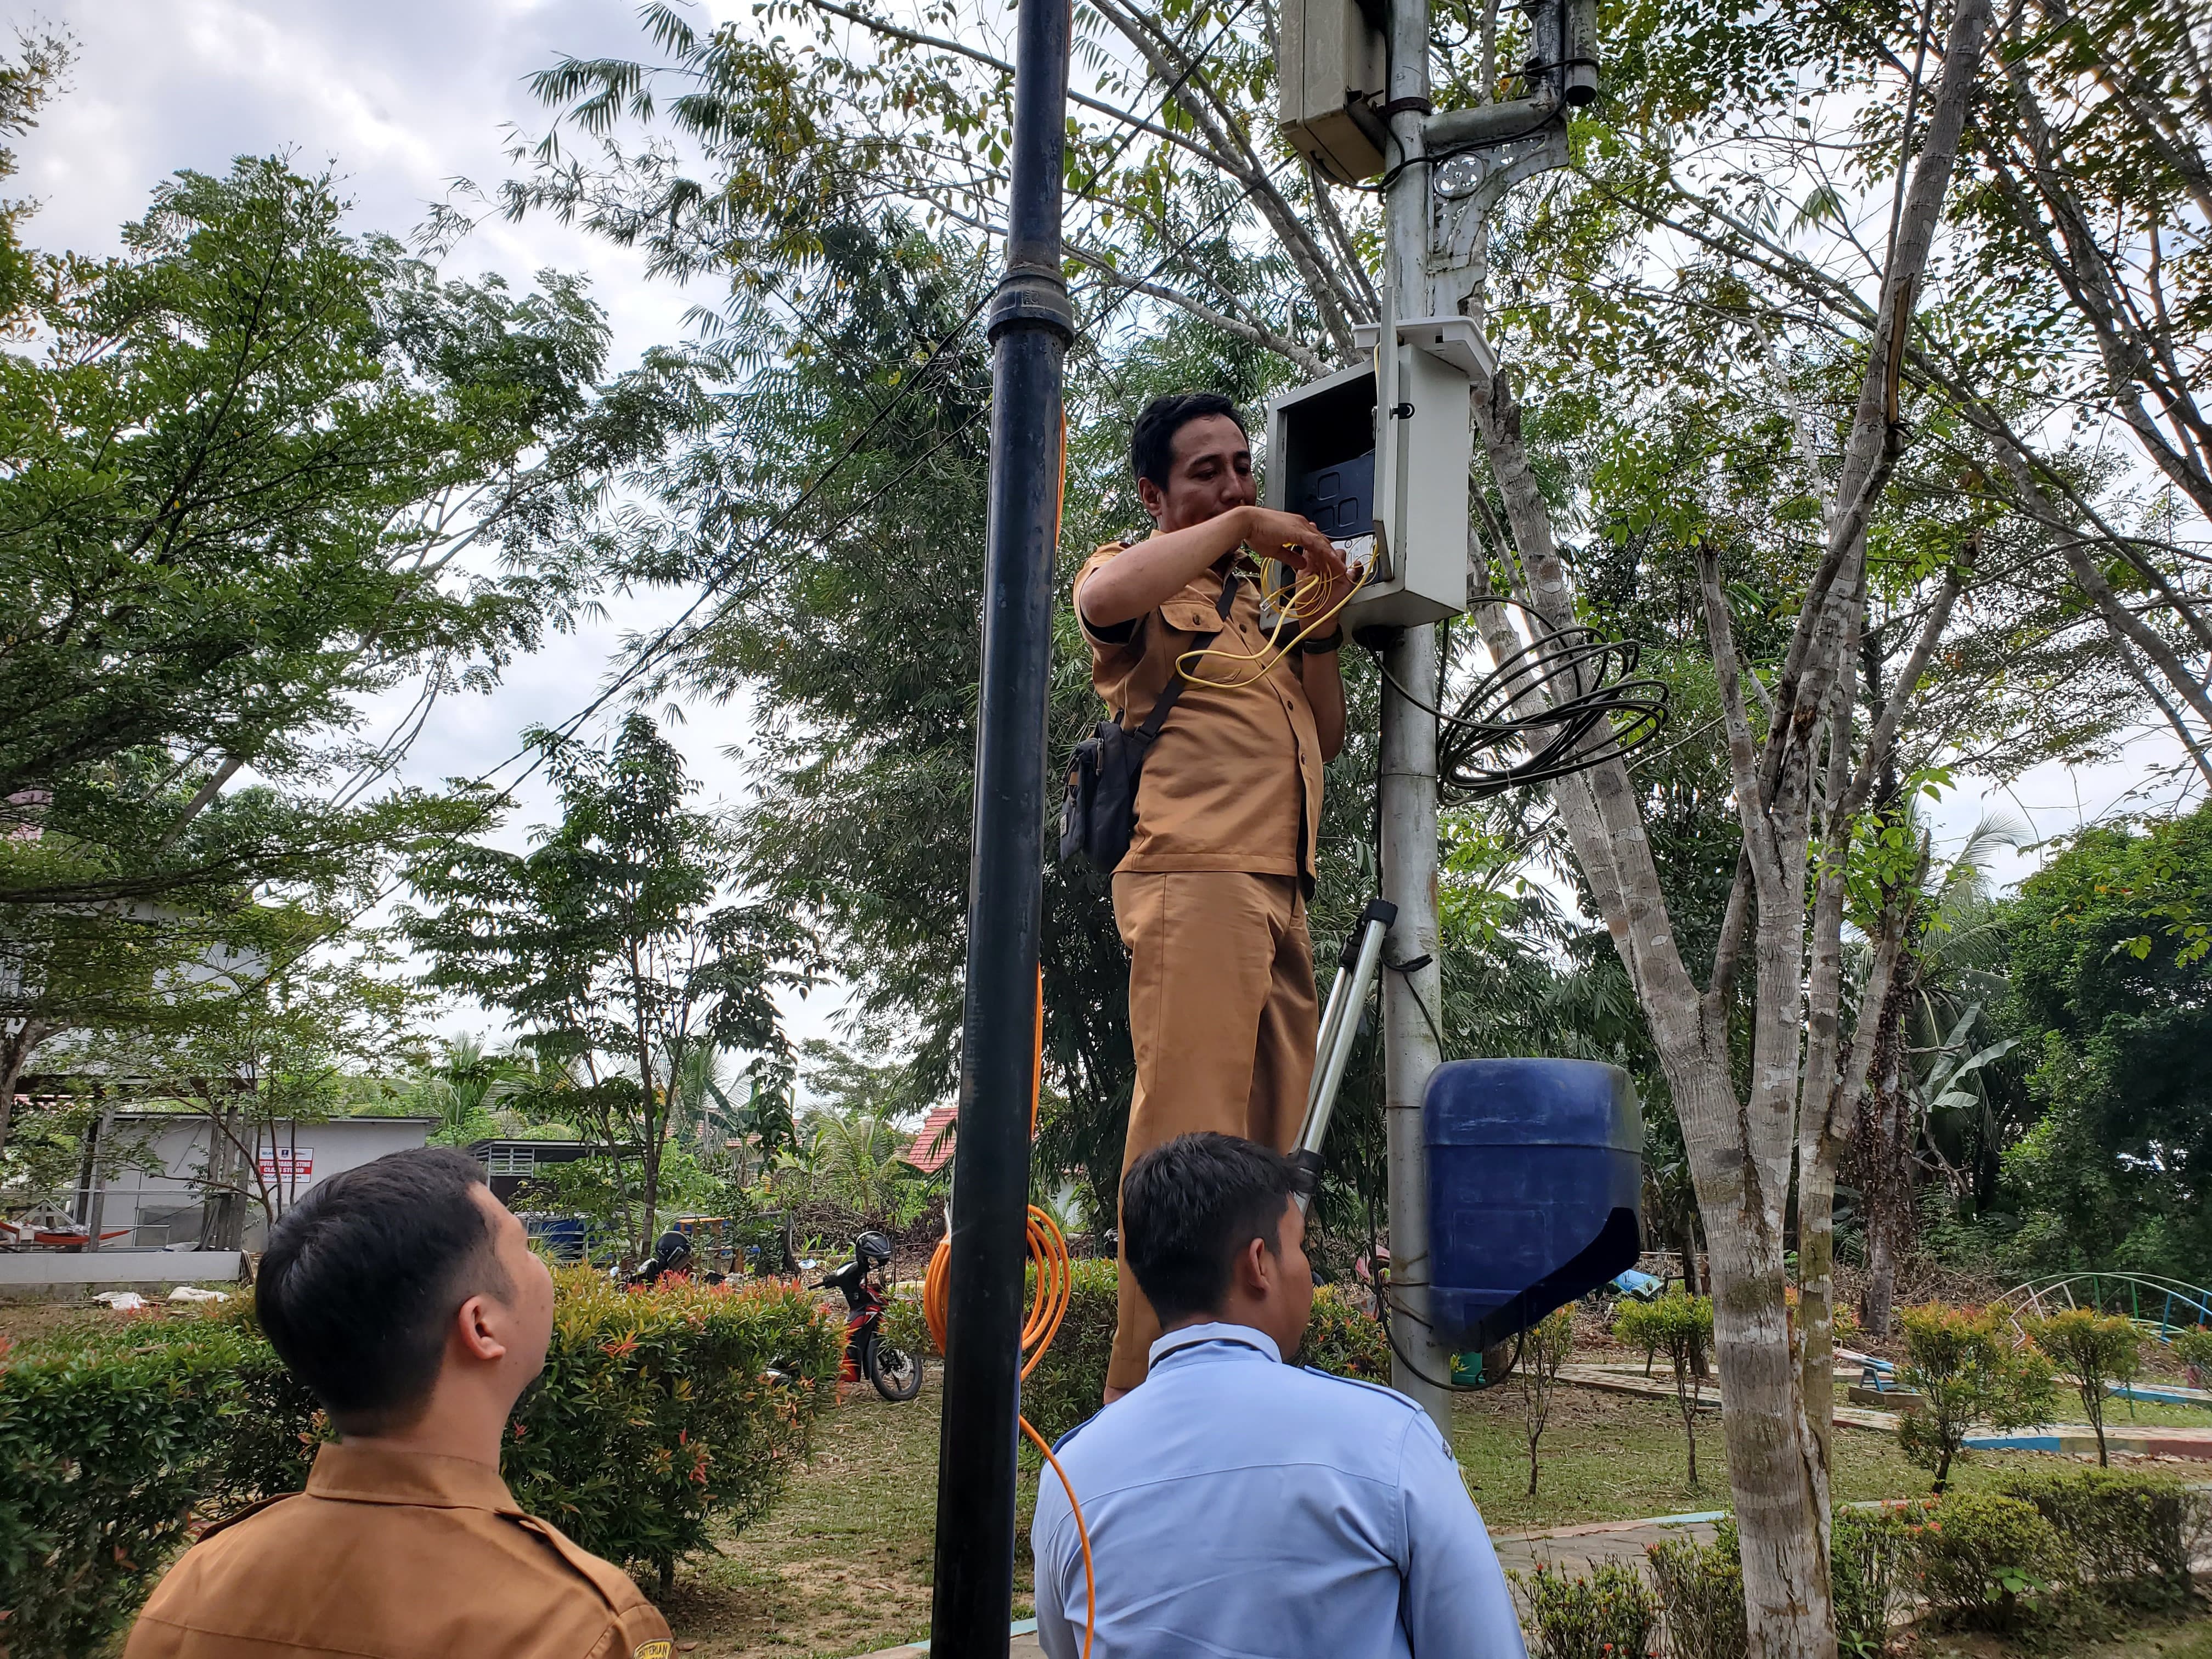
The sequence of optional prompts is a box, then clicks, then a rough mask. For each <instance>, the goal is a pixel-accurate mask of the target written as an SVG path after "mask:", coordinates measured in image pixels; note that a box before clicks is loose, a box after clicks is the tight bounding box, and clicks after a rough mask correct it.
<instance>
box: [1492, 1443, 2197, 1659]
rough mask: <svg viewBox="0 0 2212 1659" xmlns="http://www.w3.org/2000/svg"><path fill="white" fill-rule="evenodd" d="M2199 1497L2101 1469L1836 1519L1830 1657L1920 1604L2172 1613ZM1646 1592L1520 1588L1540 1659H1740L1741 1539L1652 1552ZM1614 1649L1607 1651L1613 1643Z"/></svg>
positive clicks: (1993, 1611)
mask: <svg viewBox="0 0 2212 1659" xmlns="http://www.w3.org/2000/svg"><path fill="white" fill-rule="evenodd" d="M2204 1520H2205V1506H2204V1504H2203V1497H2202V1495H2201V1494H2199V1493H2197V1492H2192V1491H2191V1489H2190V1488H2188V1487H2186V1486H2183V1485H2182V1484H2181V1483H2180V1482H2179V1481H2176V1480H2168V1479H2165V1478H2162V1477H2158V1476H2144V1475H2123V1474H2112V1473H2109V1472H2107V1471H2105V1470H2100V1469H2092V1470H2087V1471H2083V1472H2079V1473H2074V1474H2033V1475H2022V1476H2019V1477H2016V1478H2015V1479H2012V1480H2006V1481H2004V1482H2002V1483H2001V1485H2000V1486H1999V1487H1998V1488H1997V1489H1996V1490H1994V1491H1990V1492H1954V1493H1951V1494H1949V1495H1948V1496H1946V1497H1942V1498H1927V1499H1923V1500H1918V1501H1916V1502H1911V1503H1905V1504H1885V1505H1884V1506H1882V1507H1881V1508H1880V1509H1875V1510H1838V1512H1837V1515H1836V1517H1835V1524H1834V1527H1833V1529H1832V1541H1831V1546H1830V1554H1829V1569H1830V1580H1831V1583H1832V1586H1833V1589H1834V1595H1835V1609H1836V1645H1837V1649H1838V1652H1839V1653H1841V1654H1844V1655H1847V1656H1852V1659H1872V1656H1875V1655H1879V1654H1880V1653H1881V1652H1882V1650H1883V1649H1884V1647H1885V1646H1886V1644H1887V1641H1888V1635H1889V1625H1890V1617H1891V1614H1892V1613H1893V1611H1895V1610H1896V1609H1898V1608H1899V1606H1900V1605H1901V1604H1903V1603H1905V1602H1907V1601H1911V1600H1913V1599H1916V1598H1917V1600H1918V1601H1920V1602H1921V1603H1922V1604H1923V1607H1924V1610H1925V1611H1926V1613H1928V1614H1929V1615H1931V1616H1933V1617H1934V1618H1936V1620H1940V1621H1941V1622H1942V1623H1944V1624H1946V1625H1948V1626H1957V1627H1961V1628H1968V1629H1988V1630H2009V1629H2016V1628H2018V1627H2020V1626H2022V1625H2024V1624H2027V1623H2029V1622H2032V1621H2033V1620H2034V1619H2036V1618H2037V1617H2039V1615H2042V1614H2044V1613H2053V1612H2057V1611H2058V1610H2060V1609H2061V1608H2063V1607H2064V1606H2065V1605H2066V1604H2067V1603H2068V1601H2069V1600H2070V1599H2071V1598H2075V1597H2080V1596H2090V1597H2094V1598H2095V1599H2096V1600H2098V1601H2101V1602H2104V1603H2107V1604H2112V1605H2117V1606H2118V1607H2127V1608H2131V1609H2146V1610H2157V1609H2165V1608H2170V1607H2179V1606H2181V1605H2183V1604H2184V1603H2185V1602H2186V1601H2187V1600H2188V1598H2189V1595H2190V1579H2189V1571H2188V1569H2189V1559H2190V1551H2191V1544H2192V1541H2193V1539H2194V1536H2195V1532H2196V1529H2197V1528H2198V1527H2200V1526H2202V1525H2203V1523H2204ZM1647 1565H1648V1567H1649V1571H1650V1583H1649V1585H1648V1586H1647V1585H1646V1583H1644V1580H1643V1579H1642V1578H1641V1577H1638V1575H1637V1574H1636V1573H1635V1572H1634V1571H1633V1570H1632V1569H1630V1568H1627V1567H1624V1566H1619V1565H1614V1566H1611V1567H1607V1568H1603V1569H1601V1570H1599V1571H1595V1572H1593V1573H1592V1574H1590V1575H1589V1576H1588V1577H1574V1578H1570V1577H1566V1576H1565V1575H1564V1574H1561V1573H1558V1572H1555V1571H1549V1570H1547V1569H1543V1568H1539V1569H1538V1571H1537V1572H1536V1573H1535V1574H1534V1575H1533V1576H1530V1577H1525V1578H1523V1579H1522V1580H1521V1583H1522V1589H1523V1591H1524V1593H1525V1595H1527V1598H1528V1610H1529V1621H1530V1623H1531V1625H1532V1626H1533V1629H1532V1632H1531V1634H1532V1638H1533V1640H1532V1641H1531V1644H1530V1649H1531V1651H1532V1652H1533V1653H1534V1655H1536V1656H1537V1659H1632V1656H1642V1655H1650V1654H1656V1653H1657V1652H1659V1651H1660V1650H1661V1649H1660V1646H1659V1643H1660V1640H1661V1638H1662V1635H1663V1640H1664V1651H1665V1652H1666V1653H1667V1654H1668V1655H1669V1656H1671V1659H1744V1655H1745V1653H1746V1651H1747V1645H1748V1644H1747V1632H1746V1629H1745V1619H1744V1595H1743V1569H1742V1565H1741V1556H1740V1554H1739V1551H1738V1544H1737V1539H1736V1534H1735V1526H1734V1524H1733V1523H1732V1522H1722V1523H1721V1525H1720V1527H1719V1528H1717V1535H1716V1536H1715V1538H1714V1540H1713V1541H1712V1542H1711V1543H1710V1544H1699V1543H1694V1542H1692V1541H1689V1540H1687V1539H1684V1540H1679V1541H1669V1542H1667V1543H1663V1544H1656V1545H1654V1546H1653V1547H1651V1549H1650V1553H1649V1557H1648V1562H1647ZM1608 1644H1610V1645H1608Z"/></svg>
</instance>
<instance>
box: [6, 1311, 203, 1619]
mask: <svg viewBox="0 0 2212 1659" xmlns="http://www.w3.org/2000/svg"><path fill="white" fill-rule="evenodd" d="M194 1323H197V1322H194ZM173 1329H174V1328H173V1327H171V1326H168V1325H167V1324H166V1323H165V1322H132V1323H131V1324H130V1325H127V1326H125V1327H124V1328H120V1329H118V1330H114V1331H107V1332H102V1333H100V1334H99V1335H98V1336H96V1337H94V1338H92V1339H90V1340H86V1341H83V1342H80V1343H72V1344H71V1345H70V1347H69V1348H68V1349H67V1350H66V1351H64V1350H59V1349H57V1350H53V1351H46V1350H44V1349H41V1348H40V1347H37V1346H33V1345H29V1344H26V1345H25V1346H24V1347H22V1348H20V1349H17V1350H16V1351H15V1352H14V1353H13V1354H12V1355H11V1356H10V1357H9V1359H8V1360H7V1361H6V1362H5V1363H4V1364H0V1492H4V1493H5V1494H6V1498H5V1501H4V1502H0V1620H4V1621H5V1622H4V1623H0V1645H4V1646H5V1647H6V1648H7V1649H8V1650H10V1651H11V1652H12V1653H13V1655H14V1656H15V1659H74V1656H77V1655H82V1654H88V1653H94V1652H98V1651H99V1650H100V1649H101V1647H102V1646H103V1645H104V1644H106V1641H107V1639H108V1638H109V1637H111V1636H112V1634H113V1633H114V1632H116V1631H117V1630H118V1629H119V1628H121V1626H123V1625H124V1624H125V1622H126V1621H127V1620H129V1619H130V1618H131V1615H132V1614H133V1613H136V1612H137V1608H138V1603H139V1602H140V1601H142V1600H143V1599H144V1596H145V1594H146V1591H147V1590H148V1589H149V1588H151V1586H152V1583H153V1575H155V1573H157V1572H158V1571H160V1570H161V1566H162V1565H163V1563H164V1562H166V1561H167V1559H168V1557H169V1556H170V1554H171V1553H173V1552H174V1551H175V1550H176V1548H177V1547H179V1545H180V1544H182V1543H183V1542H184V1539H185V1527H186V1525H187V1524H188V1523H189V1522H190V1521H191V1512H192V1505H193V1503H194V1501H195V1500H196V1499H197V1498H198V1497H199V1496H200V1494H201V1492H203V1491H204V1487H205V1482H206V1478H207V1472H208V1470H209V1469H210V1466H211V1465H212V1464H213V1463H214V1462H215V1461H216V1458H217V1456H218V1455H219V1452H220V1449H221V1448H222V1443H223V1442H224V1440H225V1438H226V1437H227V1436H228V1435H229V1434H231V1433H233V1432H234V1430H235V1427H236V1424H237V1419H238V1415H239V1413H240V1398H241V1396H240V1389H239V1386H238V1383H237V1380H236V1371H237V1370H238V1367H239V1365H240V1361H241V1359H242V1358H243V1355H242V1350H243V1348H244V1346H245V1345H244V1344H243V1343H242V1342H241V1341H240V1339H239V1338H238V1336H237V1335H236V1334H234V1333H232V1332H229V1331H225V1330H221V1329H217V1328H212V1327H210V1328H205V1329H202V1330H198V1331H197V1332H196V1334H197V1337H198V1338H199V1339H200V1340H197V1341H178V1340H174V1339H173V1335H172V1332H173Z"/></svg>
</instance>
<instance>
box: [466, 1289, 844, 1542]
mask: <svg viewBox="0 0 2212 1659" xmlns="http://www.w3.org/2000/svg"><path fill="white" fill-rule="evenodd" d="M556 1283H557V1285H558V1286H559V1295H558V1298H557V1300H556V1304H555V1307H554V1317H553V1340H552V1342H551V1345H550V1347H549V1349H548V1351H547V1353H546V1357H545V1373H544V1376H541V1377H540V1378H539V1379H538V1382H537V1383H536V1384H535V1385H533V1386H532V1389H530V1391H529V1392H528V1393H527V1394H526V1395H523V1397H522V1399H521V1401H520V1404H519V1407H518V1408H517V1410H516V1413H515V1419H514V1421H513V1424H512V1425H510V1427H509V1431H508V1434H509V1438H508V1442H507V1455H506V1458H505V1459H504V1461H503V1468H504V1472H505V1474H506V1475H507V1486H508V1489H509V1490H511V1491H512V1492H513V1493H514V1497H515V1501H516V1502H517V1503H519V1504H521V1505H522V1507H523V1508H524V1509H525V1510H528V1511H529V1512H530V1513H531V1514H532V1515H536V1516H541V1517H543V1518H544V1519H545V1520H548V1521H550V1522H552V1523H553V1524H554V1525H555V1526H556V1527H558V1528H561V1530H562V1531H563V1532H565V1533H567V1534H568V1535H569V1536H570V1537H571V1538H573V1539H574V1540H575V1541H576V1542H578V1543H579V1544H580V1545H582V1546H583V1547H585V1548H586V1549H587V1550H589V1551H591V1552H592V1553H593V1554H595V1555H603V1556H605V1557H606V1558H607V1559H609V1560H611V1561H618V1562H621V1563H623V1565H629V1564H631V1563H635V1562H647V1563H650V1564H651V1565H653V1567H654V1568H656V1569H657V1570H658V1571H659V1574H660V1578H661V1582H662V1583H664V1584H665V1583H667V1582H668V1580H669V1577H670V1575H671V1573H672V1571H674V1568H675V1564H676V1562H677V1561H678V1560H679V1559H682V1558H683V1557H684V1556H686V1555H688V1554H690V1553H692V1552H693V1551H695V1550H699V1549H703V1548H705V1547H707V1545H708V1543H709V1542H710V1541H711V1540H712V1537H713V1535H714V1533H715V1532H716V1531H718V1530H724V1531H735V1530H737V1529H738V1528H743V1527H744V1526H746V1525H748V1524H750V1522H753V1521H755V1520H757V1519H758V1518H759V1517H760V1516H761V1515H762V1514H763V1512H764V1511H765V1510H767V1508H768V1506H769V1504H770V1503H772V1502H773V1501H774V1500H775V1497H776V1495H777V1494H778V1493H780V1492H781V1491H782V1490H783V1484H784V1480H785V1479H786V1477H787V1474H788V1473H789V1470H790V1467H791V1465H792V1464H793V1462H795V1461H797V1460H798V1459H799V1458H800V1457H802V1456H804V1455H805V1451H806V1449H807V1445H808V1441H809V1437H810V1434H811V1430H812V1427H813V1424H814V1420H815V1418H816V1415H817V1413H818V1412H819V1411H820V1410H821V1409H822V1407H824V1406H825V1405H828V1404H830V1403H832V1401H834V1399H835V1397H836V1378H837V1367H838V1362H839V1360H840V1358H841V1357H842V1354H843V1352H844V1346H845V1332H844V1328H843V1326H842V1323H839V1322H835V1321H833V1320H832V1319H831V1318H830V1317H829V1314H828V1313H827V1312H826V1311H825V1310H823V1308H822V1307H821V1305H820V1304H817V1303H816V1302H815V1301H814V1299H813V1298H812V1297H810V1296H809V1295H807V1294H806V1293H805V1291H802V1290H800V1289H799V1288H798V1287H797V1286H796V1285H791V1284H788V1283H786V1282H783V1281H778V1280H770V1281H767V1282H763V1283H756V1284H751V1285H743V1286H740V1287H738V1288H734V1289H728V1288H722V1287H716V1286H708V1285H696V1284H690V1283H682V1284H673V1285H667V1286H665V1287H659V1286H656V1287H654V1288H653V1289H652V1290H650V1291H622V1290H618V1289H617V1288H615V1287H614V1286H612V1285H609V1284H608V1283H607V1281H606V1279H605V1278H603V1277H602V1276H601V1275H599V1274H598V1273H592V1272H591V1271H590V1270H588V1269H586V1268H576V1269H573V1270H570V1271H568V1272H566V1273H562V1274H560V1275H558V1276H557V1278H556ZM770 1367H774V1368H775V1369H776V1370H781V1371H782V1372H784V1373H786V1374H787V1375H789V1376H793V1377H795V1378H797V1379H799V1380H798V1381H797V1382H795V1383H790V1384H786V1383H775V1382H771V1381H769V1380H768V1379H767V1377H766V1376H765V1373H766V1372H767V1371H768V1370H769V1369H770Z"/></svg>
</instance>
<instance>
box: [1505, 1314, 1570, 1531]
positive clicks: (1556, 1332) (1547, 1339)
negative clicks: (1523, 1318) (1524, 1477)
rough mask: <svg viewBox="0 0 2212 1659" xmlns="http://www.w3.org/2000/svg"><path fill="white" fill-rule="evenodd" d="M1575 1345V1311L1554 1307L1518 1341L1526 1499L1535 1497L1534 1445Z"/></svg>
mask: <svg viewBox="0 0 2212 1659" xmlns="http://www.w3.org/2000/svg"><path fill="white" fill-rule="evenodd" d="M1574 1346H1575V1310H1574V1309H1573V1307H1572V1306H1571V1305H1570V1306H1567V1307H1565V1308H1555V1309H1553V1310H1552V1311H1551V1312H1550V1313H1548V1314H1547V1315H1546V1316H1544V1317H1543V1318H1541V1319H1540V1320H1538V1321H1537V1322H1535V1323H1534V1324H1533V1325H1531V1326H1530V1327H1529V1328H1528V1331H1527V1333H1526V1334H1524V1335H1523V1336H1522V1339H1521V1358H1520V1362H1519V1363H1518V1364H1516V1365H1515V1366H1514V1368H1513V1372H1514V1375H1515V1376H1516V1377H1518V1378H1519V1379H1520V1383H1521V1425H1522V1429H1523V1430H1524V1431H1526V1433H1527V1434H1528V1496H1529V1497H1531V1498H1534V1496H1535V1495H1536V1443H1537V1442H1538V1441H1539V1440H1541V1439H1542V1438H1543V1437H1544V1425H1545V1424H1546V1423H1547V1422H1548V1421H1549V1420H1550V1419H1551V1415H1552V1396H1553V1393H1554V1391H1555V1390H1556V1389H1558V1387H1559V1367H1560V1366H1561V1365H1563V1364H1565V1363H1566V1358H1567V1355H1568V1354H1569V1353H1571V1352H1573V1349H1574Z"/></svg>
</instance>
